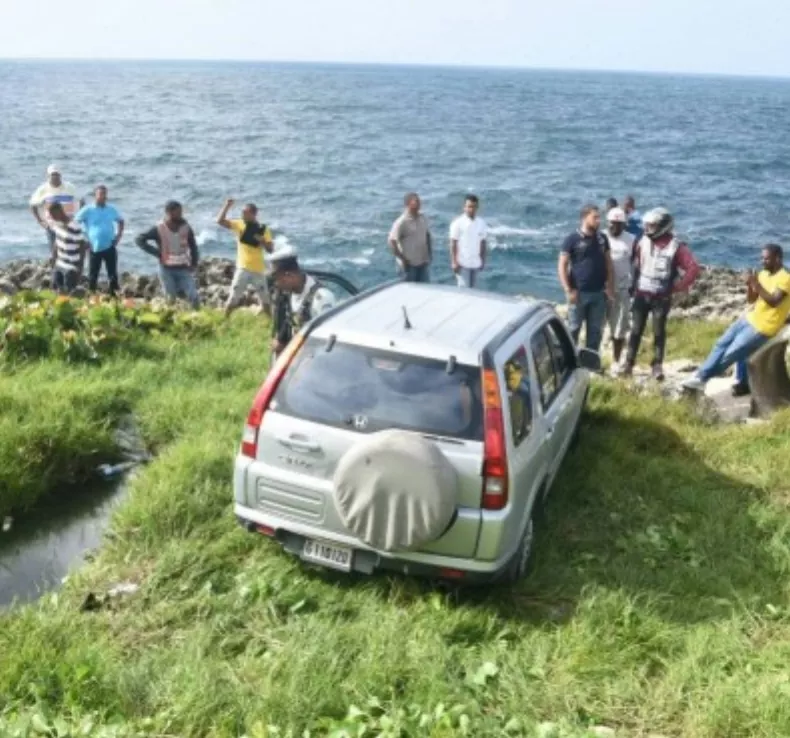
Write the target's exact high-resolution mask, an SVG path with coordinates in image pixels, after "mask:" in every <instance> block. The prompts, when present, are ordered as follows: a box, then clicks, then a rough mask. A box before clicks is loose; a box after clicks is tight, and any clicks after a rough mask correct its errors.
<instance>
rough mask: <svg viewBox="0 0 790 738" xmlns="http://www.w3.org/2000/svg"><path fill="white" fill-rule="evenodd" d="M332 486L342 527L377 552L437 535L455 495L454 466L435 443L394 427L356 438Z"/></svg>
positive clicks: (410, 546) (444, 526)
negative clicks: (363, 437)
mask: <svg viewBox="0 0 790 738" xmlns="http://www.w3.org/2000/svg"><path fill="white" fill-rule="evenodd" d="M334 487H335V506H336V507H337V511H338V513H339V515H340V518H341V520H342V521H343V523H344V525H345V526H346V528H348V530H349V531H351V532H352V533H353V534H354V535H355V536H357V538H359V539H360V540H361V541H364V542H365V543H367V544H368V545H369V546H372V547H373V548H376V549H379V550H381V551H395V550H397V549H413V548H416V547H418V546H420V545H421V544H423V543H427V542H428V541H433V540H436V539H437V538H439V537H440V536H441V535H442V534H443V533H444V532H445V531H446V530H447V527H448V526H449V525H450V521H451V520H452V518H453V515H454V513H455V509H456V504H457V497H458V479H457V477H456V474H455V470H454V469H453V467H452V465H451V464H450V462H449V461H448V460H447V458H446V457H445V456H444V454H443V453H442V452H441V451H440V450H439V448H438V447H437V446H436V444H434V443H432V442H430V441H428V440H427V439H424V438H422V437H421V436H418V435H415V434H412V433H406V432H404V431H397V430H390V431H383V432H381V433H376V434H375V435H372V436H370V437H368V438H365V439H363V440H361V441H360V442H358V443H356V444H355V445H354V446H353V447H352V448H351V449H350V450H349V451H348V452H347V453H346V454H345V455H344V456H343V458H342V459H341V460H340V463H339V464H338V466H337V469H336V471H335V476H334Z"/></svg>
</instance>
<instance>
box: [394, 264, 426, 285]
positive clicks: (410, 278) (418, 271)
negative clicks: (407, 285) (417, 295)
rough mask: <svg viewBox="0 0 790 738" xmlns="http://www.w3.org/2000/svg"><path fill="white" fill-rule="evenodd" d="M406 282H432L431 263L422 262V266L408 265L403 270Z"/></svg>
mask: <svg viewBox="0 0 790 738" xmlns="http://www.w3.org/2000/svg"><path fill="white" fill-rule="evenodd" d="M401 274H402V276H403V281H404V282H424V283H427V282H430V281H431V265H430V264H420V266H411V265H409V266H407V267H404V269H403V271H402V273H401Z"/></svg>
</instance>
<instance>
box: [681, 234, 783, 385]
mask: <svg viewBox="0 0 790 738" xmlns="http://www.w3.org/2000/svg"><path fill="white" fill-rule="evenodd" d="M782 260H783V255H782V247H781V246H779V245H777V244H775V243H769V244H768V245H766V246H764V247H763V253H762V266H763V268H762V271H761V272H760V273H759V275H755V274H754V272H753V271H750V272H749V273H748V275H747V278H746V289H747V296H746V299H747V301H748V302H749V304H750V305H751V309H750V310H749V312H748V313H747V314H746V315H745V316H742V317H740V318H738V320H736V321H735V322H734V323H733V324H732V325H731V326H730V327H729V328H728V329H727V331H726V332H725V333H724V335H723V336H722V337H721V338H720V339H719V340H718V341H717V342H716V345H715V346H714V347H713V350H712V351H711V352H710V354H709V355H708V358H707V359H705V361H704V362H703V364H702V366H701V367H700V368H699V370H698V371H697V374H696V375H695V376H694V377H691V378H690V379H687V380H686V381H685V382H683V387H684V389H687V390H691V391H695V392H701V391H703V390H704V389H705V383H706V382H707V381H708V380H709V379H712V378H713V377H717V376H720V375H722V374H724V372H725V371H726V370H727V369H728V368H729V367H730V366H732V365H733V364H735V367H736V368H735V384H734V385H733V387H732V394H733V395H734V396H735V397H742V396H744V395H748V394H749V391H750V389H749V376H748V370H747V364H746V361H747V359H748V358H749V357H750V356H751V355H752V354H753V353H754V352H755V351H757V350H758V349H759V348H760V347H761V346H763V345H764V344H766V343H767V342H768V341H770V340H771V339H772V338H773V337H774V336H775V335H776V334H777V333H779V331H780V330H781V329H782V327H783V326H784V324H785V322H786V321H787V317H788V315H790V273H788V272H787V270H786V269H785V268H784V266H783V263H782Z"/></svg>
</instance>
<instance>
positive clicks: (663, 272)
mask: <svg viewBox="0 0 790 738" xmlns="http://www.w3.org/2000/svg"><path fill="white" fill-rule="evenodd" d="M679 248H680V241H678V240H677V238H674V237H673V238H672V240H671V241H670V242H669V243H668V244H667V245H666V246H664V248H662V249H660V248H657V247H656V246H655V244H654V243H653V242H652V241H651V240H650V239H649V238H648V237H647V236H643V237H642V239H641V240H640V241H639V250H638V258H639V264H638V266H639V279H638V280H637V283H636V291H637V292H644V293H646V294H649V295H666V294H669V293H670V292H672V285H673V284H674V283H675V278H676V277H677V267H676V266H675V255H676V254H677V252H678V249H679Z"/></svg>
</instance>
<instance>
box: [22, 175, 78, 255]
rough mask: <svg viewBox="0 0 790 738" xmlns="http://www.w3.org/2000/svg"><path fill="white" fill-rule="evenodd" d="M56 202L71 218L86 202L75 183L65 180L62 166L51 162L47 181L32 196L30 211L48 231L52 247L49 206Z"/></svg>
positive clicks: (52, 237)
mask: <svg viewBox="0 0 790 738" xmlns="http://www.w3.org/2000/svg"><path fill="white" fill-rule="evenodd" d="M55 203H59V204H60V206H61V207H62V208H63V212H64V213H65V214H66V216H67V217H68V218H69V219H71V218H73V217H74V215H75V213H76V212H77V211H78V210H79V209H80V208H81V207H82V206H83V205H84V202H83V201H82V200H80V199H79V198H78V197H77V190H76V189H75V188H74V185H72V184H70V183H69V182H64V181H63V177H62V173H61V171H60V167H59V166H58V165H57V164H50V165H49V166H48V167H47V181H46V182H44V183H43V184H42V185H41V186H40V187H39V188H38V189H37V190H36V191H35V192H34V193H33V196H32V197H31V198H30V212H31V213H33V217H34V218H35V219H36V222H37V223H38V224H39V225H40V226H41V227H42V228H43V229H44V230H46V231H47V237H48V238H49V244H50V248H51V247H52V244H53V243H54V236H53V234H52V230H51V228H50V220H49V207H50V205H54V204H55Z"/></svg>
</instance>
